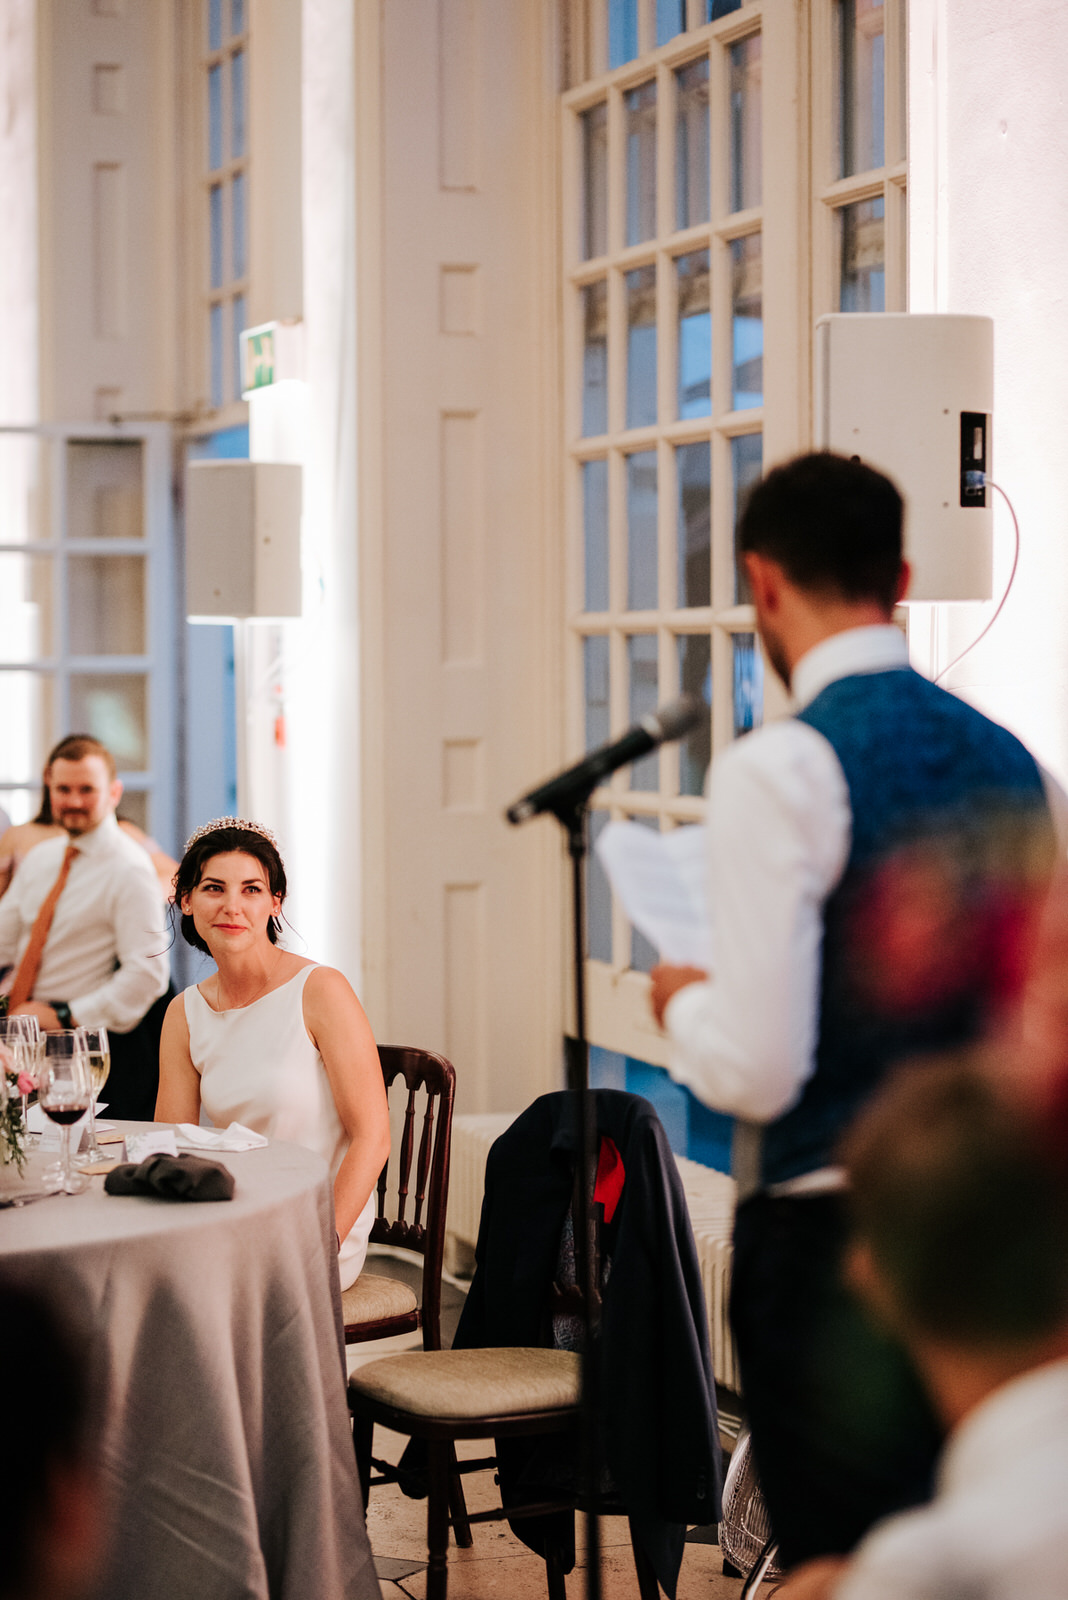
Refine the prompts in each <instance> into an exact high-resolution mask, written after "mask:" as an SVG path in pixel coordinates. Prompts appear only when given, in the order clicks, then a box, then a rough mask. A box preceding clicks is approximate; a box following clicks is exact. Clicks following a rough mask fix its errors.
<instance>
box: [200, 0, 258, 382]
mask: <svg viewBox="0 0 1068 1600" xmlns="http://www.w3.org/2000/svg"><path fill="white" fill-rule="evenodd" d="M247 26H248V7H247V5H246V4H245V3H244V0H208V5H207V6H206V8H205V33H204V43H205V46H206V52H207V53H206V55H205V56H204V57H203V58H202V66H203V74H204V78H203V81H204V124H203V132H204V162H205V173H204V201H203V213H202V215H203V217H204V235H203V237H204V244H203V252H204V253H203V258H202V259H203V263H204V265H203V272H204V277H203V301H202V304H203V318H204V321H203V339H204V363H205V369H204V370H205V385H204V386H205V390H206V393H207V398H208V399H209V401H210V404H211V405H212V407H213V408H215V409H216V410H218V409H221V408H222V407H224V406H227V405H229V404H231V403H232V402H233V401H235V400H240V398H241V392H240V391H241V377H240V361H239V347H238V335H239V333H240V332H241V329H242V328H243V327H244V325H245V321H246V316H245V304H246V300H245V296H246V293H247V288H248V177H247V167H248V161H247V156H248V150H247V144H248V36H247V32H246V31H245V30H246V29H247Z"/></svg>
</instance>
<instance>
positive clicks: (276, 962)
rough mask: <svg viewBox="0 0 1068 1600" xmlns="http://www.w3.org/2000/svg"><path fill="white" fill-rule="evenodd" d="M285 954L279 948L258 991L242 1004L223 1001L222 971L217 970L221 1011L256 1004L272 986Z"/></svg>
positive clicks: (240, 1008)
mask: <svg viewBox="0 0 1068 1600" xmlns="http://www.w3.org/2000/svg"><path fill="white" fill-rule="evenodd" d="M284 954H285V952H284V951H283V950H279V951H278V952H277V953H276V955H275V958H274V961H273V962H272V964H271V970H270V972H268V974H267V976H266V978H265V979H264V980H263V982H262V983H261V984H260V986H259V988H258V989H257V990H256V993H255V994H253V995H250V996H249V998H248V999H247V1000H242V1001H241V1003H240V1005H232V1006H228V1005H226V1004H225V1003H224V1001H223V990H222V973H221V972H217V973H216V974H215V993H216V996H217V998H218V1001H219V1010H220V1011H243V1010H244V1009H245V1007H246V1006H251V1005H255V1003H256V1001H257V1000H258V999H259V998H260V996H261V995H262V994H265V993H266V992H267V990H268V989H269V988H270V986H271V982H272V980H273V978H274V975H275V973H276V972H277V971H278V967H279V964H280V962H281V960H282V957H283V955H284Z"/></svg>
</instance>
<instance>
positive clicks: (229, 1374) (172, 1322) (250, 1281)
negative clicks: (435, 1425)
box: [0, 1124, 380, 1600]
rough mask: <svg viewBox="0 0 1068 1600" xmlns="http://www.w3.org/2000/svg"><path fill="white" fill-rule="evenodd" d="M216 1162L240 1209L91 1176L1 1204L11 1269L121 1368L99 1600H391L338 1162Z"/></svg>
mask: <svg viewBox="0 0 1068 1600" xmlns="http://www.w3.org/2000/svg"><path fill="white" fill-rule="evenodd" d="M129 1126H130V1127H133V1126H135V1125H134V1124H130V1125H129ZM218 1159H220V1160H221V1161H223V1162H224V1164H225V1165H226V1166H227V1167H229V1169H230V1171H231V1172H232V1173H233V1174H234V1177H235V1179H236V1180H237V1190H236V1194H235V1196H234V1199H233V1200H232V1201H227V1202H219V1203H208V1204H175V1203H168V1202H167V1201H162V1200H156V1199H147V1198H142V1197H140V1196H117V1195H105V1194H104V1192H103V1179H102V1178H95V1179H94V1180H93V1181H92V1183H91V1187H90V1190H89V1192H88V1193H87V1194H84V1195H78V1196H74V1197H62V1198H56V1199H49V1200H44V1201H41V1202H40V1203H39V1204H36V1205H32V1206H28V1207H26V1208H25V1209H23V1210H5V1211H0V1267H2V1268H3V1270H4V1271H5V1272H10V1273H11V1274H13V1275H15V1276H17V1277H19V1278H20V1279H21V1280H22V1281H24V1282H30V1283H36V1284H40V1285H42V1286H43V1287H45V1288H47V1289H50V1290H53V1291H55V1290H57V1289H58V1290H59V1291H60V1294H61V1297H62V1299H63V1301H64V1302H65V1303H66V1305H67V1307H68V1309H69V1310H70V1312H71V1313H72V1315H73V1317H74V1318H75V1320H76V1322H77V1323H78V1324H80V1325H81V1326H82V1327H83V1328H84V1329H85V1333H86V1338H87V1343H88V1345H89V1353H90V1355H91V1356H92V1357H94V1358H95V1361H94V1364H97V1365H98V1366H99V1367H100V1369H101V1370H103V1371H104V1372H106V1374H107V1379H106V1381H107V1384H108V1394H109V1399H108V1405H107V1408H106V1412H105V1422H104V1427H103V1433H102V1451H103V1462H104V1472H105V1481H106V1485H107V1488H108V1491H109V1513H110V1516H111V1519H112V1543H111V1557H110V1564H109V1569H108V1572H107V1574H106V1576H105V1579H104V1581H103V1583H102V1584H101V1587H100V1591H99V1592H100V1600H105V1597H106V1600H157V1597H159V1600H164V1597H165V1600H244V1597H248V1600H268V1597H270V1600H335V1597H344V1600H379V1595H380V1590H379V1586H378V1582H377V1579H376V1578H375V1573H374V1567H373V1565H372V1561H371V1553H370V1549H369V1547H368V1543H367V1535H366V1532H365V1529H364V1523H363V1511H362V1505H361V1500H360V1492H359V1484H358V1481H357V1477H356V1471H355V1464H354V1458H353V1450H352V1441H351V1436H350V1433H349V1428H348V1413H347V1409H346V1405H345V1385H344V1346H343V1344H342V1338H341V1322H340V1292H339V1289H338V1284H337V1274H336V1271H335V1269H334V1262H333V1254H334V1218H333V1207H332V1204H331V1193H330V1185H329V1180H328V1176H327V1172H326V1168H325V1166H324V1165H323V1163H322V1162H321V1161H320V1160H319V1158H318V1157H317V1156H314V1155H312V1154H310V1152H308V1151H306V1150H303V1149H300V1148H298V1147H297V1146H296V1145H289V1144H278V1143H275V1144H271V1145H270V1146H268V1147H267V1148H266V1149H262V1150H251V1151H247V1152H243V1153H241V1154H229V1153H228V1154H225V1155H222V1156H220V1157H219V1158H218ZM35 1164H36V1163H35ZM28 1177H29V1179H30V1181H31V1183H32V1179H33V1172H32V1170H31V1171H30V1173H29V1174H28Z"/></svg>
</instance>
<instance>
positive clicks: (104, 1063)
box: [74, 1028, 111, 1166]
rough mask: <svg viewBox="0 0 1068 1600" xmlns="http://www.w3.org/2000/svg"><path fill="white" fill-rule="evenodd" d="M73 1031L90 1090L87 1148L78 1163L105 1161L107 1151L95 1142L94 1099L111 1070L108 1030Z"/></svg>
mask: <svg viewBox="0 0 1068 1600" xmlns="http://www.w3.org/2000/svg"><path fill="white" fill-rule="evenodd" d="M74 1032H75V1033H76V1035H77V1036H78V1039H79V1040H80V1042H81V1047H82V1049H83V1050H84V1051H85V1061H86V1066H87V1068H88V1071H89V1087H90V1090H91V1095H90V1100H89V1148H88V1150H85V1151H84V1152H83V1153H82V1155H81V1157H80V1163H79V1164H80V1165H82V1166H87V1165H89V1164H91V1163H92V1162H94V1161H106V1160H107V1159H108V1153H107V1151H106V1150H102V1149H101V1148H100V1146H99V1145H98V1144H97V1142H96V1099H97V1096H98V1095H99V1093H100V1091H101V1089H103V1087H104V1085H105V1083H107V1081H108V1073H109V1072H110V1071H111V1045H110V1044H109V1043H108V1030H107V1029H106V1028H75V1030H74Z"/></svg>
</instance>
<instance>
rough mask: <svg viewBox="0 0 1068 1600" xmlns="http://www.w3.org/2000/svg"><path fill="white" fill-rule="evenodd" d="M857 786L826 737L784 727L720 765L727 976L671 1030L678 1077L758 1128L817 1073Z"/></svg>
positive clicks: (692, 991)
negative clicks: (828, 909) (825, 947)
mask: <svg viewBox="0 0 1068 1600" xmlns="http://www.w3.org/2000/svg"><path fill="white" fill-rule="evenodd" d="M851 834H852V815H851V811H850V805H849V790H848V787H847V785H846V781H845V775H844V774H843V772H842V769H841V766H840V765H839V763H838V759H837V757H836V756H835V754H834V751H833V750H832V748H831V746H830V744H829V743H828V742H827V740H826V739H825V738H824V737H823V735H822V734H819V733H816V732H815V730H814V729H812V728H810V727H808V726H807V724H805V723H802V722H798V721H796V720H793V719H791V720H789V721H783V722H778V723H773V724H771V725H770V726H769V727H767V728H763V729H761V730H760V731H759V732H757V733H753V734H749V735H747V737H746V738H744V739H741V740H739V741H738V743H737V744H735V745H732V746H731V747H730V748H729V749H728V750H726V751H725V752H724V753H723V755H722V756H720V757H719V758H718V759H717V760H716V762H715V763H714V764H713V767H712V771H711V774H710V777H709V789H708V844H709V874H710V883H709V902H710V905H711V907H712V915H713V920H714V926H715V950H716V963H715V971H714V972H713V973H712V974H711V976H710V978H709V980H708V982H706V983H700V984H691V985H688V986H687V987H686V988H684V989H680V990H679V991H678V993H677V994H676V995H674V996H673V998H672V1000H671V1001H670V1003H669V1004H668V1007H667V1010H666V1013H665V1018H664V1023H665V1027H666V1029H667V1032H668V1034H669V1036H670V1038H671V1041H672V1045H673V1060H672V1065H671V1073H672V1076H673V1077H674V1078H676V1079H677V1080H678V1081H679V1082H680V1083H684V1084H686V1085H687V1087H689V1088H690V1089H692V1090H693V1092H694V1094H696V1095H697V1096H698V1098H699V1099H701V1100H703V1101H704V1102H705V1103H706V1104H707V1105H710V1106H714V1107H715V1108H716V1109H717V1110H720V1111H726V1112H730V1113H732V1114H733V1115H735V1116H739V1117H743V1118H745V1119H746V1120H747V1121H751V1122H768V1121H771V1120H772V1119H773V1118H775V1117H778V1116H781V1115H782V1113H783V1112H784V1111H786V1110H788V1109H789V1107H790V1106H792V1105H793V1104H794V1103H795V1101H796V1100H797V1098H798V1096H799V1095H800V1092H801V1089H802V1088H803V1086H804V1084H805V1083H806V1082H807V1080H808V1078H809V1077H810V1076H811V1073H812V1070H813V1052H814V1049H815V1043H816V1026H817V1017H818V1009H819V983H820V959H821V948H822V940H823V905H824V902H825V900H826V899H827V896H828V895H829V894H830V892H831V890H832V889H833V888H834V887H835V885H836V884H837V883H838V881H839V879H840V878H841V875H842V872H843V870H844V868H845V864H846V861H847V859H848V856H849V849H850V843H851Z"/></svg>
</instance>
